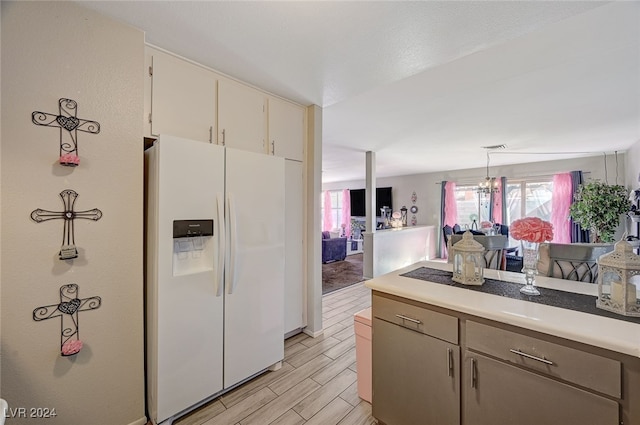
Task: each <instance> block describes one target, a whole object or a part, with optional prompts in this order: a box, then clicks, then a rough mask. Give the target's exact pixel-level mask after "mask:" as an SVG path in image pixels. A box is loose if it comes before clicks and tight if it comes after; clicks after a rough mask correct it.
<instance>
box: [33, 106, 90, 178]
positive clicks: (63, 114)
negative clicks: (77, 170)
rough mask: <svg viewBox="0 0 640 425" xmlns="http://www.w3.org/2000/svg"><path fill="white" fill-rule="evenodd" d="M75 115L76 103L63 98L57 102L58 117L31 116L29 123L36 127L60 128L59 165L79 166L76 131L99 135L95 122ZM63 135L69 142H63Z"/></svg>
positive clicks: (47, 114) (37, 114)
mask: <svg viewBox="0 0 640 425" xmlns="http://www.w3.org/2000/svg"><path fill="white" fill-rule="evenodd" d="M77 114H78V102H76V101H75V100H71V99H64V98H62V99H60V100H59V101H58V115H54V114H49V113H47V112H40V111H34V112H33V113H32V114H31V121H32V122H33V123H34V124H36V125H44V126H47V127H58V128H60V164H62V165H67V166H70V167H75V166H76V165H78V164H80V157H79V156H78V131H83V132H85V133H92V134H98V133H100V124H99V123H98V122H97V121H91V120H85V119H82V118H78V117H77ZM65 134H68V135H69V136H68V138H69V140H70V141H65V136H64V135H65Z"/></svg>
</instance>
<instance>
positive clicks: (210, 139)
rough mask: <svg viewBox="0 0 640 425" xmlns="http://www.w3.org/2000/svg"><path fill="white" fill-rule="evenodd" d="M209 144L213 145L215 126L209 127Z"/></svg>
mask: <svg viewBox="0 0 640 425" xmlns="http://www.w3.org/2000/svg"><path fill="white" fill-rule="evenodd" d="M209 143H213V126H209Z"/></svg>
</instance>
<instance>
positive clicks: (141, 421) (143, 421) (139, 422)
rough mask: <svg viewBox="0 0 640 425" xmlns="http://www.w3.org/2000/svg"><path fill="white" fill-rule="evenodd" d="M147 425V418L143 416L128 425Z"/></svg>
mask: <svg viewBox="0 0 640 425" xmlns="http://www.w3.org/2000/svg"><path fill="white" fill-rule="evenodd" d="M146 424H147V417H146V416H144V417H142V418H140V419H138V420H136V421H134V422H131V423H130V424H129V425H146Z"/></svg>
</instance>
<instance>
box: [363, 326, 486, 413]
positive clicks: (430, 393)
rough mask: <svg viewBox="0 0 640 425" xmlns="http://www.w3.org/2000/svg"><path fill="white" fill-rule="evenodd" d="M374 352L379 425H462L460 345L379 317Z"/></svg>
mask: <svg viewBox="0 0 640 425" xmlns="http://www.w3.org/2000/svg"><path fill="white" fill-rule="evenodd" d="M372 349H373V370H374V371H375V373H374V375H373V403H372V406H373V416H374V417H375V418H376V419H377V420H378V421H380V422H381V423H384V424H386V425H420V424H425V425H429V424H433V425H458V424H460V375H459V373H460V347H459V346H457V345H454V344H450V343H447V342H445V341H442V340H439V339H436V338H433V337H430V336H428V335H425V334H422V333H420V332H416V331H413V330H410V329H406V328H403V327H402V326H399V325H395V324H392V323H389V322H386V321H384V320H381V319H378V318H374V319H373V336H372ZM494 425H495V424H494Z"/></svg>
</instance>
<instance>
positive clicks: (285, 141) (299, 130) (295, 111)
mask: <svg viewBox="0 0 640 425" xmlns="http://www.w3.org/2000/svg"><path fill="white" fill-rule="evenodd" d="M304 117H305V109H304V108H303V107H302V106H299V105H295V104H293V103H291V102H287V101H285V100H281V99H278V98H276V97H272V96H270V97H269V145H268V146H267V149H268V152H269V154H271V155H275V156H280V157H283V158H287V159H293V160H296V161H302V158H303V145H304V129H305V125H304V124H305V123H304Z"/></svg>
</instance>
